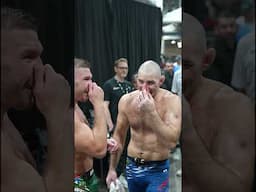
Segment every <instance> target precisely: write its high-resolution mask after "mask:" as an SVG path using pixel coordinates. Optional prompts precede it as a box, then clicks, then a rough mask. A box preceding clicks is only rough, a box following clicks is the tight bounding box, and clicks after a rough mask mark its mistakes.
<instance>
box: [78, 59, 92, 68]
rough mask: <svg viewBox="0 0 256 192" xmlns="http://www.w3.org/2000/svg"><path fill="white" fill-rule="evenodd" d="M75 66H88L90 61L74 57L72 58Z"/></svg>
mask: <svg viewBox="0 0 256 192" xmlns="http://www.w3.org/2000/svg"><path fill="white" fill-rule="evenodd" d="M74 63H75V67H77V68H80V67H81V68H90V63H89V61H87V60H85V59H81V58H75V59H74Z"/></svg>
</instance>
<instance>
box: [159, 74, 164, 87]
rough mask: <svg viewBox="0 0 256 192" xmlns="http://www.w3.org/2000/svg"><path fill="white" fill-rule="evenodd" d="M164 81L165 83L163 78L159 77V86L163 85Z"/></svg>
mask: <svg viewBox="0 0 256 192" xmlns="http://www.w3.org/2000/svg"><path fill="white" fill-rule="evenodd" d="M164 81H165V76H164V75H161V77H160V80H159V83H160V86H161V85H163V83H164Z"/></svg>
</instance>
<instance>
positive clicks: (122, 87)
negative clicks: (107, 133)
mask: <svg viewBox="0 0 256 192" xmlns="http://www.w3.org/2000/svg"><path fill="white" fill-rule="evenodd" d="M103 90H104V101H109V111H110V114H111V119H112V121H113V124H116V119H117V114H118V102H119V100H120V98H121V97H122V96H123V95H124V94H126V93H130V92H132V91H133V90H134V89H133V86H132V84H131V83H130V82H129V81H126V80H125V81H124V82H119V81H117V80H116V79H115V78H114V77H113V78H111V79H109V80H108V81H106V82H105V83H104V85H103Z"/></svg>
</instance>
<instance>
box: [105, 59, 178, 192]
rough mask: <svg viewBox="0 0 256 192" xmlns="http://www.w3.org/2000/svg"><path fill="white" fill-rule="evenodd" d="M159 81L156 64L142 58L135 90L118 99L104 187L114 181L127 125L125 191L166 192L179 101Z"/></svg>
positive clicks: (159, 75)
mask: <svg viewBox="0 0 256 192" xmlns="http://www.w3.org/2000/svg"><path fill="white" fill-rule="evenodd" d="M163 80H164V79H163V78H162V76H161V69H160V67H159V65H158V64H157V63H155V62H154V61H146V62H144V63H143V64H142V65H141V66H140V68H139V70H138V88H139V90H136V91H134V92H131V93H129V94H126V95H124V96H123V97H122V98H121V100H120V102H119V106H118V111H119V112H118V118H117V126H116V130H115V132H114V136H113V138H114V139H115V140H116V141H117V142H118V143H119V150H118V152H117V153H115V154H112V155H111V158H110V167H109V172H108V176H107V178H106V182H107V184H108V186H109V185H110V184H111V182H115V180H116V177H117V175H116V171H115V169H116V165H117V163H118V160H119V157H120V154H121V151H122V147H123V146H124V141H125V137H126V132H127V129H128V127H129V126H130V127H131V140H130V143H129V145H128V163H127V166H126V174H127V175H126V176H127V181H128V188H129V191H130V192H135V191H138V192H143V191H152V192H153V191H168V189H169V164H170V162H169V160H168V156H169V154H170V149H171V148H173V147H175V146H176V143H177V141H178V138H179V135H180V130H181V100H180V98H179V97H178V96H177V95H174V94H172V93H171V92H169V91H167V90H165V89H162V88H160V85H161V84H162V83H163Z"/></svg>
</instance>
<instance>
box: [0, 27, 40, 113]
mask: <svg viewBox="0 0 256 192" xmlns="http://www.w3.org/2000/svg"><path fill="white" fill-rule="evenodd" d="M42 49H43V48H42V45H41V43H40V41H39V39H38V36H37V33H36V32H35V31H32V30H21V29H13V30H4V29H3V30H1V96H2V98H1V99H2V101H1V104H2V105H4V106H5V107H6V108H10V107H13V108H16V109H25V108H28V107H31V106H32V105H33V86H34V67H35V66H36V65H41V66H42V61H41V58H40V55H41V52H42Z"/></svg>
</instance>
